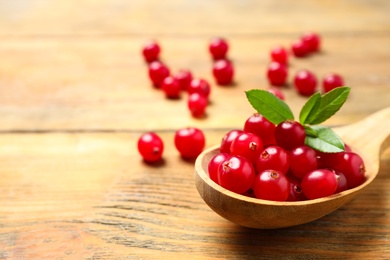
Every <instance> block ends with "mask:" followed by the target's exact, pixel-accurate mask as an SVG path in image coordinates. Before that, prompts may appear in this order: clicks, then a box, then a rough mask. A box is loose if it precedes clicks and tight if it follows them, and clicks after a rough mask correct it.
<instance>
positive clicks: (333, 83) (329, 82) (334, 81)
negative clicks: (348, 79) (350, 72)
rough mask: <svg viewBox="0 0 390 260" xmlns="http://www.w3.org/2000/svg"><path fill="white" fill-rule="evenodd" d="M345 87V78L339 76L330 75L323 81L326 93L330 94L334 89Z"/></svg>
mask: <svg viewBox="0 0 390 260" xmlns="http://www.w3.org/2000/svg"><path fill="white" fill-rule="evenodd" d="M343 85H344V80H343V78H342V77H341V76H340V75H338V74H333V73H332V74H328V75H326V76H325V77H324V79H323V80H322V87H323V88H324V92H325V93H326V92H329V91H331V90H332V89H334V88H337V87H341V86H343Z"/></svg>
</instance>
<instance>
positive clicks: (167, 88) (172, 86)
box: [161, 76, 181, 99]
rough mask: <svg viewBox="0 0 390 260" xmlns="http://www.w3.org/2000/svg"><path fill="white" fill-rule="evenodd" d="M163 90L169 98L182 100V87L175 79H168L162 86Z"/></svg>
mask: <svg viewBox="0 0 390 260" xmlns="http://www.w3.org/2000/svg"><path fill="white" fill-rule="evenodd" d="M161 89H162V90H163V91H164V93H165V96H166V97H167V98H171V99H177V98H180V91H181V89H180V85H179V82H177V80H176V79H175V78H174V77H171V76H168V77H166V78H165V79H164V80H163V82H162V84H161Z"/></svg>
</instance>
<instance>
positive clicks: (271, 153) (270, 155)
mask: <svg viewBox="0 0 390 260" xmlns="http://www.w3.org/2000/svg"><path fill="white" fill-rule="evenodd" d="M289 166H290V158H289V155H288V153H287V152H286V151H285V150H284V149H283V148H282V147H280V146H268V147H267V148H265V149H264V150H263V151H262V152H261V154H260V155H259V156H258V157H257V160H256V169H257V171H258V172H262V171H265V170H271V169H272V170H276V171H279V172H281V173H283V174H286V173H287V171H288V169H289Z"/></svg>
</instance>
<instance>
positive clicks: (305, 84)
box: [294, 70, 317, 96]
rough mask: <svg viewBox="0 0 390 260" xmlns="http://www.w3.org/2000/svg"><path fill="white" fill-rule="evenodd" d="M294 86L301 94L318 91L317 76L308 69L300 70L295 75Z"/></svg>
mask: <svg viewBox="0 0 390 260" xmlns="http://www.w3.org/2000/svg"><path fill="white" fill-rule="evenodd" d="M294 86H295V89H296V90H297V91H298V93H299V94H301V95H303V96H310V95H312V94H314V92H315V91H316V88H317V78H316V76H315V75H314V74H313V73H312V72H310V71H308V70H300V71H298V72H297V74H296V75H295V77H294Z"/></svg>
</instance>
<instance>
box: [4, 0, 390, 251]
mask: <svg viewBox="0 0 390 260" xmlns="http://www.w3.org/2000/svg"><path fill="white" fill-rule="evenodd" d="M389 8H390V2H388V1H386V0H374V1H371V0H360V1H352V0H351V1H349V0H342V1H332V0H324V1H322V0H321V1H310V0H304V1H299V2H295V1H294V3H293V2H292V1H287V0H282V1H278V2H275V1H272V0H265V1H252V0H249V1H232V0H228V1H223V2H217V1H204V0H201V1H184V2H183V1H177V0H169V1H156V0H145V1H125V0H116V1H104V0H96V1H90V0H80V1H61V0H53V1H46V0H30V1H26V0H15V1H0V57H1V59H0V118H1V120H0V259H172V258H180V259H188V258H193V259H212V258H222V259H253V258H281V259H283V258H284V259H292V258H298V259H302V258H303V259H308V258H312V259H313V258H314V259H316V258H328V259H342V258H352V259H358V258H362V259H374V258H382V259H386V258H390V247H389V244H390V235H389V234H390V230H389V226H390V218H389V213H388V212H389V210H390V192H389V189H388V187H389V185H390V180H389V172H390V149H388V150H386V151H385V152H384V153H383V154H382V159H381V170H380V173H379V175H378V177H377V179H376V180H375V181H374V182H373V183H372V185H370V186H369V187H368V188H367V190H365V191H364V192H363V193H362V194H360V195H359V196H358V197H357V198H356V199H354V200H353V201H351V202H350V203H349V204H347V205H346V206H345V207H343V208H341V209H340V210H338V211H336V212H334V213H332V214H330V215H328V216H326V217H324V218H322V219H320V220H317V221H314V222H311V223H308V224H305V225H301V226H296V227H292V228H285V229H278V230H272V231H267V230H252V229H246V228H242V227H239V226H236V225H234V224H232V223H230V222H228V221H226V220H224V219H222V218H221V217H219V216H218V215H217V214H215V213H214V212H213V211H212V210H211V209H210V208H209V207H208V206H207V205H206V204H205V203H204V202H203V201H202V199H201V198H200V196H199V195H198V193H197V191H196V189H195V185H194V173H193V171H194V165H193V163H194V162H187V161H183V160H182V159H181V158H180V157H179V156H178V154H177V152H176V150H175V148H174V146H173V135H174V132H175V131H176V130H177V129H178V128H180V127H184V126H196V127H199V128H201V129H203V130H204V132H205V134H206V137H207V147H210V146H212V145H215V144H218V143H219V142H220V140H221V137H222V135H223V134H224V133H225V132H226V131H227V130H229V129H231V128H241V127H242V126H243V122H244V120H245V119H246V118H247V117H248V116H249V115H250V114H251V113H252V112H253V109H252V108H251V107H250V106H249V104H248V103H247V102H246V100H245V97H244V94H243V93H244V91H245V90H248V89H252V88H262V89H267V88H268V87H269V86H268V83H267V81H266V78H265V69H266V66H267V64H268V62H269V57H268V52H269V49H270V48H271V47H272V46H274V45H275V44H282V45H285V46H289V44H290V43H291V42H292V41H293V40H294V39H296V38H298V37H299V36H300V34H301V33H303V32H304V31H308V30H314V31H316V32H318V33H320V34H321V36H322V39H323V48H322V51H321V52H320V53H318V54H315V55H312V56H310V57H308V58H307V59H292V60H291V62H290V64H289V73H290V74H289V81H290V82H291V79H292V77H293V75H294V73H295V72H296V71H297V70H299V69H303V68H309V69H311V70H313V72H315V73H316V74H317V76H318V79H319V80H320V79H321V78H322V76H323V75H324V74H325V73H328V72H337V73H340V74H342V75H343V76H344V77H345V79H346V83H347V85H349V86H351V88H352V93H351V96H350V98H349V100H348V102H347V103H346V104H345V106H344V107H343V108H342V110H341V111H340V112H339V113H338V114H337V115H336V116H335V117H333V118H331V119H330V120H329V121H328V122H327V124H329V125H344V124H349V123H353V122H356V121H358V120H360V119H362V118H364V117H366V116H368V115H370V114H372V113H373V112H375V111H378V110H380V109H382V108H385V107H388V106H389V105H390V103H389V102H390V101H389V100H390V91H389V87H390V77H389V73H388V71H389V68H390V52H389V49H388V46H389V45H390V30H389V28H390V17H389V15H388V10H389ZM213 36H223V37H226V38H227V39H228V40H229V43H230V45H231V50H230V52H229V56H230V58H231V59H232V60H233V61H234V64H235V68H236V84H235V86H232V87H229V88H221V87H218V86H215V84H214V82H213V79H212V75H211V71H210V68H211V60H210V57H209V55H208V53H207V43H208V41H209V39H210V38H211V37H213ZM150 38H155V39H157V40H158V41H159V42H160V44H161V46H162V49H163V52H162V58H163V60H164V62H166V63H167V64H168V65H169V67H170V68H171V71H172V72H175V71H177V70H179V69H181V68H188V69H190V70H191V71H192V72H193V74H194V75H195V76H196V77H203V78H205V79H207V80H209V81H210V83H211V84H212V94H211V102H212V103H211V105H210V106H209V107H208V111H207V117H206V118H204V119H201V120H199V119H198V120H195V119H193V118H191V117H190V115H189V113H188V110H187V108H186V95H185V94H183V96H182V98H181V99H180V100H177V101H171V100H166V99H165V98H164V97H163V95H162V93H161V91H159V90H156V89H154V88H152V87H151V86H150V82H149V80H148V78H147V72H146V65H145V63H144V62H143V60H142V57H141V52H140V50H141V47H142V45H143V44H144V43H145V42H146V40H148V39H150ZM283 92H284V94H285V96H286V101H287V102H288V104H289V105H290V106H291V108H292V110H293V112H294V113H295V114H298V112H299V109H300V107H301V106H302V104H303V103H304V102H305V101H306V99H305V98H302V97H300V96H298V95H297V94H296V92H295V91H294V89H293V88H292V86H291V84H290V85H289V86H288V87H287V88H284V89H283ZM383 127H388V125H387V124H386V122H384V124H383ZM149 130H154V131H156V132H157V133H158V134H160V135H161V136H162V138H163V140H164V142H165V145H166V150H165V153H164V158H165V161H164V163H163V164H162V165H158V166H156V165H154V166H152V165H147V164H145V163H143V162H142V160H141V159H140V157H139V155H138V153H137V151H136V141H137V138H138V137H139V136H140V135H141V133H143V132H145V131H149Z"/></svg>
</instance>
